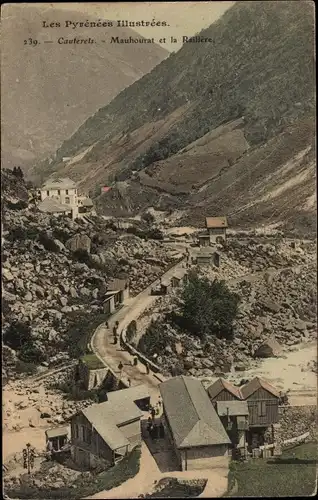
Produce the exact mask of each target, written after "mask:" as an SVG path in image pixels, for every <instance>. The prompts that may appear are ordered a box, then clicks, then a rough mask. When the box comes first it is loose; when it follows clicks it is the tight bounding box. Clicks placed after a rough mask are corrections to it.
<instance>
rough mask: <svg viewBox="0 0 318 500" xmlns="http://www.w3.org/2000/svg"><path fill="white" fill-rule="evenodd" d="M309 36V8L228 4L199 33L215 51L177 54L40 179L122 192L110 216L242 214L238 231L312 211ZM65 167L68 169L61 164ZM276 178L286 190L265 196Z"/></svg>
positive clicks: (112, 201)
mask: <svg viewBox="0 0 318 500" xmlns="http://www.w3.org/2000/svg"><path fill="white" fill-rule="evenodd" d="M313 29H314V17H313V9H312V7H311V4H309V3H307V2H238V3H236V4H235V5H234V6H233V7H232V8H230V9H229V10H228V11H227V12H226V13H225V14H224V15H223V17H222V18H221V19H220V20H219V21H217V22H216V23H214V24H213V25H212V26H210V27H209V28H208V29H206V30H204V31H202V32H201V34H200V36H203V37H210V38H211V39H212V40H213V41H212V42H211V43H187V44H184V46H183V47H182V49H181V50H180V51H179V52H177V53H176V54H172V55H171V56H169V58H167V59H166V60H164V61H163V62H161V63H160V64H159V65H158V66H157V67H156V68H155V69H154V70H152V71H151V72H150V73H149V74H147V75H145V76H144V77H143V78H142V79H141V80H139V81H138V82H136V83H134V84H133V85H131V86H130V87H129V88H127V89H126V90H125V91H123V92H122V93H121V94H119V95H118V96H117V97H116V98H115V99H114V100H113V101H112V102H111V103H110V104H109V105H108V106H106V107H105V108H102V109H100V110H99V112H98V113H96V114H95V115H94V116H92V117H91V118H90V119H88V120H87V121H86V122H85V123H84V124H83V125H82V126H81V127H80V128H79V129H78V131H77V132H76V133H75V134H74V135H73V136H72V137H71V138H70V139H69V140H67V141H65V142H64V143H63V145H62V147H61V148H60V149H59V150H58V151H57V154H56V157H55V159H54V160H53V161H52V162H51V163H50V164H49V162H46V163H45V164H41V165H40V166H39V167H38V171H39V172H41V174H42V175H43V174H44V175H46V176H48V175H50V174H58V175H62V174H64V173H66V172H67V173H68V175H71V176H72V177H73V178H74V179H75V180H77V181H78V182H80V184H81V186H82V187H83V188H86V189H91V190H94V189H96V192H98V189H99V187H100V185H101V184H103V183H105V182H111V181H113V180H114V179H116V180H117V181H124V182H120V183H119V184H117V186H115V189H113V190H112V191H110V192H109V193H107V194H105V195H103V196H102V197H101V198H100V199H98V204H99V206H100V208H101V209H103V210H104V211H106V213H109V212H110V211H111V210H117V209H118V210H121V211H135V212H136V211H137V212H138V211H139V210H142V209H144V208H145V206H149V205H153V206H157V204H158V202H160V206H161V208H163V209H168V208H170V209H174V208H178V209H182V210H184V211H185V215H186V218H187V220H189V219H188V218H189V214H191V215H190V216H191V218H192V219H193V220H194V219H196V220H198V218H201V219H202V218H203V216H204V213H206V212H207V210H209V211H217V212H219V211H221V210H222V212H225V213H232V211H234V212H235V211H236V210H239V213H240V214H241V215H242V216H241V217H236V219H237V222H244V220H245V221H247V220H249V219H250V216H251V214H253V213H255V216H256V217H257V216H258V215H259V218H260V219H266V218H272V219H273V220H274V219H275V218H276V217H277V216H278V217H279V216H283V213H282V212H281V213H280V212H279V210H280V208H279V207H280V203H284V204H285V206H286V210H285V215H284V217H287V218H292V217H293V214H295V213H296V212H297V213H298V211H299V210H302V208H301V206H302V205H305V206H306V207H310V209H309V211H311V210H312V203H311V202H308V203H307V205H306V202H305V201H306V199H307V198H308V199H310V200H311V199H312V198H311V197H312V195H313V193H314V183H313V180H314V174H313V173H312V167H313V162H314V158H315V148H314V133H315V123H314V120H313V116H314V108H315V96H314V44H313V40H314V39H313ZM200 138H201V139H200ZM198 139H200V140H199V142H198ZM200 141H201V142H200ZM274 151H276V152H275V154H274V153H273V152H274ZM281 151H282V152H283V153H282V154H280V152H281ZM304 151H306V153H304ZM264 155H265V156H264ZM294 155H296V156H297V155H301V158H302V159H301V164H302V168H305V169H306V170H307V169H308V174H306V175H305V174H304V176H305V177H304V178H303V177H301V176H300V177H296V180H295V178H294V177H295V175H297V169H298V168H299V166H298V163H297V161H296V160H295V161H294ZM64 156H70V157H72V158H73V159H72V160H71V162H69V163H63V162H62V161H61V159H62V157H64ZM271 157H272V158H273V159H272V160H271V161H269V160H267V159H268V158H271ZM289 162H291V163H289ZM286 165H287V166H286ZM288 165H289V166H288ZM292 165H294V166H293V167H292ZM279 169H282V170H281V171H280V170H279ZM279 172H281V173H282V175H283V176H284V182H285V186H284V188H282V189H281V190H280V191H279V193H276V194H275V195H274V194H273V193H272V194H271V195H269V194H266V193H267V192H268V193H271V192H272V191H273V183H275V182H277V179H279V176H280V175H281V174H280V173H279ZM307 175H308V177H307ZM236 177H238V180H236ZM216 179H217V182H216ZM259 179H260V183H259V184H257V185H255V180H257V181H258V180H259ZM292 179H293V180H292ZM289 181H290V182H289ZM303 184H304V188H303V189H302V190H301V197H300V196H299V197H297V196H296V199H294V200H293V203H291V204H286V202H285V201H284V200H283V198H284V196H287V193H289V194H290V189H292V187H293V189H295V186H297V185H301V186H302V185H303ZM140 187H142V192H140ZM251 189H254V195H253V196H254V197H256V199H257V200H258V201H257V203H258V204H259V205H260V207H259V208H260V209H259V210H258V209H257V210H255V203H256V201H253V200H252V199H251V197H250V195H249V194H248V193H249V192H253V191H250V190H251ZM220 193H222V194H220ZM293 195H294V193H293ZM266 196H267V197H266ZM264 197H265V198H264ZM246 199H247V200H248V202H247V201H246ZM245 205H246V207H245V208H244V206H245ZM253 207H254V208H253ZM257 214H258V215H257ZM275 214H276V215H275ZM239 219H240V221H239Z"/></svg>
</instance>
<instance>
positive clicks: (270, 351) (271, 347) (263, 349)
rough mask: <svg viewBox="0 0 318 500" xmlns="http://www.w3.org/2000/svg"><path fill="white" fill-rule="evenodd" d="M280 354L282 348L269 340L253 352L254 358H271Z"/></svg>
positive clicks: (274, 341)
mask: <svg viewBox="0 0 318 500" xmlns="http://www.w3.org/2000/svg"><path fill="white" fill-rule="evenodd" d="M280 354H282V348H281V346H280V345H279V343H278V342H277V340H275V339H273V338H270V339H268V340H265V342H263V344H261V345H260V346H259V347H258V348H257V349H256V351H255V353H254V356H255V357H256V358H272V357H277V356H279V355H280Z"/></svg>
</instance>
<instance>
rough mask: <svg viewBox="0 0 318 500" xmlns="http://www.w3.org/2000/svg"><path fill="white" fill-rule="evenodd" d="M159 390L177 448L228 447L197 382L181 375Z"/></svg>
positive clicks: (222, 429) (203, 390)
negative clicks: (224, 445) (223, 445)
mask: <svg viewBox="0 0 318 500" xmlns="http://www.w3.org/2000/svg"><path fill="white" fill-rule="evenodd" d="M159 389H160V393H161V396H162V402H163V406H164V410H165V414H166V417H167V419H168V421H169V425H170V428H171V431H172V434H173V437H174V440H175V443H176V446H177V448H189V447H195V446H207V445H217V444H227V443H230V440H229V437H228V435H227V434H226V432H225V430H224V427H223V425H222V423H221V421H220V419H219V417H218V415H217V413H216V411H215V409H214V408H213V405H212V403H211V401H210V400H209V397H208V395H207V393H206V391H205V389H204V387H203V385H202V383H201V382H200V380H198V379H195V378H191V377H185V376H183V375H181V376H179V377H175V378H172V379H169V380H167V381H165V382H163V383H161V384H160V385H159Z"/></svg>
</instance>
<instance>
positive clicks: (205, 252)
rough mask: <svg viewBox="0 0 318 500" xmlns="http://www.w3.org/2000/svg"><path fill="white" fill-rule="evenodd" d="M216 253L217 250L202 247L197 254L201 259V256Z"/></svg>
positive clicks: (210, 255) (209, 255)
mask: <svg viewBox="0 0 318 500" xmlns="http://www.w3.org/2000/svg"><path fill="white" fill-rule="evenodd" d="M214 253H215V251H214V250H213V249H212V248H209V247H201V248H200V250H199V252H198V254H197V258H198V259H199V258H200V257H212V255H213V254H214Z"/></svg>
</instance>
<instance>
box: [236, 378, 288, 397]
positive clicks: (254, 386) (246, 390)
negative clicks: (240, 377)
mask: <svg viewBox="0 0 318 500" xmlns="http://www.w3.org/2000/svg"><path fill="white" fill-rule="evenodd" d="M258 389H264V390H265V391H268V392H269V393H270V394H273V396H276V397H277V398H279V391H278V390H277V389H276V388H275V387H274V386H272V385H271V384H270V383H269V382H267V381H266V380H264V379H261V378H260V377H255V378H253V379H252V380H250V381H249V382H247V384H245V385H243V386H242V387H241V394H242V397H243V399H246V398H248V397H249V396H251V395H252V394H254V392H255V391H257V390H258Z"/></svg>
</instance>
